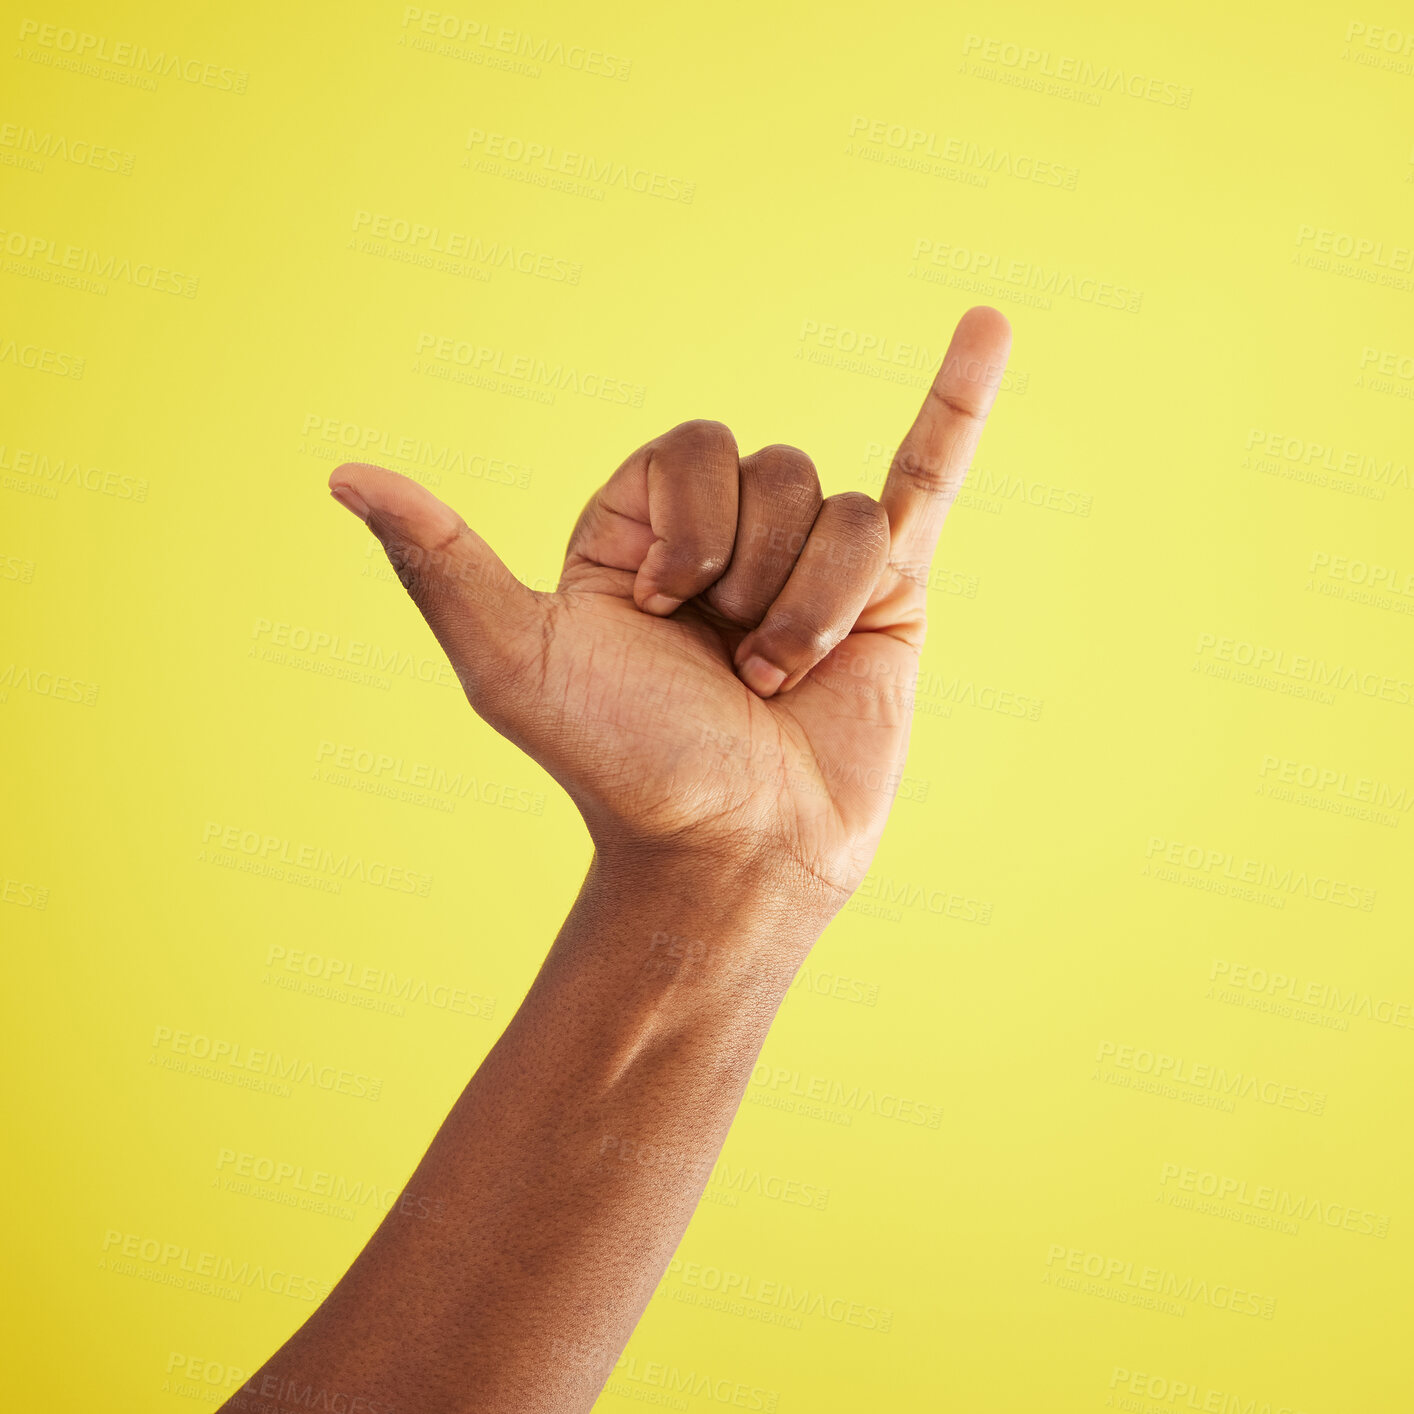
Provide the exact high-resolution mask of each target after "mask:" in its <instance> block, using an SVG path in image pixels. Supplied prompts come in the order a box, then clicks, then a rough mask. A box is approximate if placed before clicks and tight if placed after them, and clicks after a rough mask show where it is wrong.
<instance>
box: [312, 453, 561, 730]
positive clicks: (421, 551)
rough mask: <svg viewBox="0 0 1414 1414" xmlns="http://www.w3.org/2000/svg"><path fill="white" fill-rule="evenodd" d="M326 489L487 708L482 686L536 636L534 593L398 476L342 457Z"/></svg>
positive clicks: (499, 677) (448, 512)
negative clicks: (367, 533)
mask: <svg viewBox="0 0 1414 1414" xmlns="http://www.w3.org/2000/svg"><path fill="white" fill-rule="evenodd" d="M329 492H330V494H331V495H332V496H333V497H334V499H335V500H336V501H338V502H339V504H340V505H342V506H345V507H346V508H347V509H348V510H350V511H352V512H353V513H354V515H356V516H358V517H359V519H360V520H362V521H364V522H365V523H366V524H367V526H368V528H369V529H370V530H371V531H372V532H373V533H374V535H376V536H377V537H378V539H379V540H380V541H381V542H382V545H383V549H384V552H385V553H386V554H387V556H388V562H389V564H391V565H392V567H393V571H394V573H395V574H396V575H397V576H398V579H399V580H401V581H402V585H403V587H404V588H405V589H406V590H407V592H408V594H409V595H410V596H411V598H412V601H413V603H414V604H416V605H417V607H418V608H419V609H420V610H421V611H422V617H423V618H424V619H426V620H427V623H428V626H429V627H430V628H431V630H432V632H433V633H435V634H436V635H437V641H438V642H439V643H440V644H441V645H442V648H443V651H444V652H445V653H446V655H447V657H448V658H449V659H450V660H451V663H452V667H453V668H454V669H456V673H457V676H458V678H460V679H461V683H462V686H463V687H464V688H465V689H466V693H467V696H468V697H469V698H470V699H471V702H472V705H473V706H474V707H476V708H477V709H478V711H480V710H482V708H483V706H489V705H490V704H489V703H488V702H486V697H487V693H488V691H489V692H492V693H494V688H495V686H496V685H497V684H498V683H499V682H501V681H503V680H504V678H505V677H506V675H507V672H508V670H509V669H510V668H511V666H512V664H514V663H515V662H517V661H519V660H521V659H523V658H524V651H523V650H524V646H525V636H526V634H527V633H528V632H533V634H534V639H533V640H532V641H533V642H534V643H537V644H538V642H539V627H538V621H539V618H540V615H541V609H540V605H539V602H538V596H537V595H536V594H535V593H534V592H533V591H532V590H530V589H528V588H527V587H526V586H525V585H524V584H522V583H521V582H520V580H518V579H517V578H516V577H515V575H513V574H512V573H511V572H510V570H508V569H507V568H506V567H505V565H503V564H502V563H501V561H500V559H499V558H498V557H497V555H496V552H495V551H494V550H492V548H491V547H490V546H489V545H488V544H487V543H486V542H485V541H484V540H483V539H482V538H481V537H480V536H479V535H478V534H477V533H476V532H475V531H474V530H472V529H471V528H470V527H469V526H468V525H467V523H466V522H465V521H464V520H463V519H462V518H461V517H460V516H459V515H458V514H457V513H456V512H455V511H454V510H453V509H452V508H451V507H450V506H447V505H444V504H443V503H442V502H441V501H439V500H438V499H437V497H436V496H434V495H433V494H432V493H431V492H430V491H429V490H427V488H426V487H424V486H420V485H418V483H417V482H416V481H412V480H410V479H409V478H408V477H406V476H399V475H398V473H397V472H395V471H387V470H385V469H384V468H383V467H381V466H367V465H365V464H363V463H361V462H350V463H348V464H346V465H344V466H341V467H338V468H336V470H335V471H334V473H333V474H332V475H331V476H330V478H329ZM517 649H521V650H522V651H520V652H518V651H517Z"/></svg>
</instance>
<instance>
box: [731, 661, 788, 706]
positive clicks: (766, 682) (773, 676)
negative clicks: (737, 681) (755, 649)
mask: <svg viewBox="0 0 1414 1414" xmlns="http://www.w3.org/2000/svg"><path fill="white" fill-rule="evenodd" d="M737 672H739V673H740V674H741V676H742V681H744V682H745V683H746V685H747V687H749V688H750V689H751V690H752V692H754V693H755V694H756V695H757V696H758V697H769V696H770V695H771V694H772V693H773V692H775V690H776V689H777V688H778V687H780V685H781V684H782V683H783V682H784V681H785V680H786V675H785V673H784V672H782V671H781V669H780V668H778V667H777V666H776V665H775V664H774V663H768V662H767V661H766V660H765V659H764V658H762V657H760V656H758V655H757V654H755V653H752V654H751V655H750V656H749V657H748V658H747V659H746V661H745V662H744V663H743V664H742V665H741V666H740V667H739V668H738V669H737Z"/></svg>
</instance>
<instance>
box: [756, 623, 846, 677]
mask: <svg viewBox="0 0 1414 1414" xmlns="http://www.w3.org/2000/svg"><path fill="white" fill-rule="evenodd" d="M761 636H762V637H763V638H764V639H766V641H767V642H768V643H769V644H770V645H771V649H772V651H771V652H770V653H769V654H768V655H767V656H768V657H770V658H771V659H772V660H773V661H775V662H779V663H780V665H781V666H782V667H785V666H786V665H787V664H791V665H799V664H801V663H818V662H819V661H820V659H821V658H823V657H824V656H825V655H826V654H827V653H828V652H829V651H830V650H831V649H832V648H833V647H834V646H835V642H836V637H835V635H834V634H833V633H832V632H831V631H830V629H829V628H828V627H826V626H825V625H824V624H822V623H820V622H819V620H817V619H815V618H812V617H809V616H807V615H805V614H802V613H800V612H798V611H796V610H792V609H785V610H780V611H777V612H776V613H772V614H770V615H768V616H767V619H766V622H765V623H764V624H762V625H761Z"/></svg>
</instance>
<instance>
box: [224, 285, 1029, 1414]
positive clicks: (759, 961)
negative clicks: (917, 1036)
mask: <svg viewBox="0 0 1414 1414" xmlns="http://www.w3.org/2000/svg"><path fill="white" fill-rule="evenodd" d="M1009 346H1010V330H1009V328H1008V326H1007V322H1006V320H1005V319H1004V318H1003V317H1002V316H1001V315H1000V314H998V313H997V312H996V311H995V310H992V309H987V308H985V307H981V308H977V309H973V310H969V311H968V313H967V314H966V315H964V316H963V319H962V320H961V322H960V323H959V325H958V328H957V331H956V333H955V334H954V336H953V341H952V344H951V345H950V347H949V350H948V354H947V356H946V358H945V359H944V362H943V367H942V368H941V370H940V371H939V373H938V375H937V378H936V379H935V380H934V383H933V385H932V388H931V389H930V391H929V393H928V396H927V398H926V399H925V401H924V405H923V408H922V410H921V411H920V412H919V414H918V418H917V420H916V421H915V423H914V424H913V426H912V428H911V429H910V430H909V432H908V433H907V435H906V436H905V437H904V439H903V442H902V443H901V445H900V447H899V451H898V453H897V455H896V456H895V458H894V461H893V465H892V467H891V469H890V472H889V476H888V480H887V482H886V484H885V487H884V491H883V494H882V496H881V498H880V500H879V501H877V502H876V501H874V500H872V499H871V498H870V497H867V496H864V495H861V494H859V493H847V494H845V495H842V496H831V497H828V498H824V497H822V496H821V493H820V487H819V482H818V480H817V479H816V476H815V471H814V467H813V466H812V465H811V463H810V461H809V459H808V458H807V457H805V455H804V454H803V453H801V452H799V451H797V450H795V449H794V448H790V447H779V446H777V447H766V448H763V449H762V450H761V451H759V452H756V453H755V454H753V455H751V456H747V457H740V456H739V455H738V452H737V447H736V443H735V440H734V439H733V437H732V435H731V433H730V432H729V431H728V429H726V428H725V427H723V426H722V425H721V424H720V423H713V422H691V423H684V424H682V425H681V426H679V427H676V428H673V429H672V430H671V431H670V432H667V433H665V434H663V436H661V437H658V438H655V439H654V440H653V441H652V442H649V443H648V444H647V445H646V446H644V447H640V448H639V449H638V450H637V451H636V452H634V453H633V454H632V455H631V456H630V457H629V458H628V460H627V461H625V462H624V463H623V465H622V466H620V467H619V468H618V470H617V471H615V472H614V474H613V475H612V476H611V477H610V478H609V480H608V481H607V482H606V483H605V485H604V486H603V487H601V488H600V490H599V491H598V492H597V493H596V494H595V495H594V497H593V498H592V499H591V500H590V502H589V504H588V506H586V507H585V509H584V511H583V513H582V514H581V516H580V518H579V521H578V523H577V525H576V526H575V528H574V532H573V534H572V536H571V539H570V544H569V549H568V553H567V555H566V559H565V566H564V571H563V574H562V576H561V580H560V584H559V587H558V588H557V589H556V591H555V592H554V593H551V594H540V593H536V592H534V591H532V590H530V589H528V588H527V587H526V586H525V585H523V584H521V583H520V582H519V581H518V580H517V579H515V577H514V576H513V575H512V574H511V573H510V571H509V570H507V569H506V567H505V566H504V565H503V564H502V563H501V562H500V560H499V559H497V558H496V556H495V554H494V552H493V551H492V550H491V549H490V547H489V546H488V545H487V544H486V543H485V541H483V540H482V539H481V538H480V537H479V536H477V535H476V534H475V532H473V531H472V530H470V529H469V528H468V527H467V526H466V525H465V524H464V522H462V520H461V519H460V517H459V516H457V515H456V513H455V512H453V511H452V510H451V509H450V508H448V507H447V506H445V505H443V504H442V503H441V502H439V501H438V500H437V499H436V498H435V497H433V496H432V495H431V494H430V493H429V492H427V491H426V490H425V489H423V488H422V487H421V486H419V485H417V484H416V483H415V482H412V481H409V480H407V479H405V478H403V477H400V476H397V475H396V474H394V473H392V472H389V471H384V470H382V469H380V468H377V467H370V466H358V465H353V466H343V467H340V468H339V469H338V470H337V471H336V472H334V474H333V476H332V477H331V478H330V488H331V491H332V492H333V494H334V496H335V498H336V499H338V500H339V501H340V502H341V503H342V504H344V505H345V506H347V507H348V508H349V509H350V510H352V511H353V512H354V513H355V514H356V515H358V516H360V518H361V519H363V520H365V521H366V523H367V524H368V526H369V528H370V530H372V531H373V533H374V534H375V535H376V536H377V537H378V538H379V540H380V541H381V542H382V544H383V546H384V549H385V550H386V551H387V553H388V557H389V560H390V561H391V562H392V564H393V566H394V568H395V569H396V570H397V571H398V574H399V577H400V579H401V580H402V581H403V583H404V585H405V586H406V587H407V589H408V592H409V594H410V595H411V597H412V599H413V601H414V602H415V603H416V605H417V607H418V608H419V609H420V610H421V612H422V614H423V616H424V618H425V619H426V620H427V622H428V624H429V625H430V626H431V628H432V630H433V632H434V633H435V634H436V635H437V638H438V640H439V641H440V643H441V645H442V647H443V649H444V650H445V651H446V653H447V656H448V658H449V659H450V660H451V663H452V665H453V667H454V668H455V669H456V671H457V674H458V677H459V678H460V680H461V682H462V685H463V686H464V688H465V689H466V694H467V697H468V699H469V700H470V702H471V704H472V706H473V707H474V708H475V709H476V711H477V712H478V713H479V714H480V715H481V716H482V717H483V718H484V719H485V720H486V721H487V722H488V723H490V725H491V726H493V727H494V728H495V729H496V730H497V731H499V732H501V733H502V734H503V735H505V736H507V737H508V738H509V739H510V740H512V741H514V742H515V743H516V744H517V745H519V746H520V747H522V748H523V749H524V750H525V751H527V752H528V753H529V754H530V755H531V756H533V757H534V758H535V760H537V761H538V762H540V764H541V765H542V766H544V767H545V768H546V769H547V770H548V771H549V772H550V773H551V774H552V775H553V776H554V777H555V778H556V779H557V780H558V781H559V782H560V784H561V785H563V786H564V788H565V789H566V791H568V792H569V794H570V796H571V797H572V798H573V800H574V801H575V804H576V805H577V806H578V807H579V809H580V811H581V813H582V815H583V816H584V820H585V823H586V825H587V827H588V829H589V833H590V836H591V838H592V840H593V843H594V850H595V853H594V860H593V862H592V864H591V866H590V869H589V873H588V875H587V877H586V879H585V882H584V886H583V888H582V890H581V892H580V895H579V897H578V899H577V900H576V902H575V905H574V907H573V909H572V910H571V912H570V915H569V917H568V918H567V919H566V921H565V924H564V927H563V928H562V929H561V931H560V934H559V936H558V937H557V938H556V940H555V943H554V946H553V947H552V948H551V950H550V953H549V955H548V957H547V958H546V961H545V964H544V966H543V967H542V969H541V971H540V973H539V975H538V976H537V978H536V980H535V982H534V984H533V985H532V987H531V988H530V991H529V992H528V994H527V995H526V998H525V1001H524V1002H523V1003H522V1005H521V1007H520V1009H519V1011H518V1012H517V1013H516V1015H515V1017H514V1018H513V1019H512V1021H511V1023H510V1025H509V1026H508V1027H507V1028H506V1031H505V1033H504V1034H503V1035H502V1036H501V1038H500V1040H499V1041H498V1042H497V1044H496V1045H495V1047H494V1048H493V1049H492V1050H491V1052H490V1054H489V1055H488V1056H487V1057H486V1059H485V1061H484V1062H483V1063H482V1065H481V1067H480V1069H479V1070H478V1071H477V1072H476V1074H475V1075H474V1076H473V1077H472V1079H471V1081H470V1083H469V1084H468V1085H467V1087H466V1089H465V1091H464V1092H463V1093H462V1095H461V1097H460V1099H458V1101H457V1103H456V1104H455V1106H454V1107H453V1108H452V1111H451V1113H450V1114H449V1115H448V1117H447V1119H446V1121H445V1122H444V1123H443V1125H442V1127H441V1129H440V1130H439V1131H438V1133H437V1135H436V1137H435V1138H434V1140H433V1141H432V1145H431V1147H430V1148H429V1149H428V1151H427V1154H426V1156H425V1157H424V1158H423V1160H422V1162H421V1164H420V1165H419V1166H418V1168H417V1171H416V1172H415V1173H414V1174H413V1176H412V1178H411V1180H410V1181H409V1183H408V1187H407V1190H406V1193H405V1195H404V1198H403V1199H402V1200H401V1201H400V1202H399V1203H397V1204H395V1205H394V1207H393V1209H392V1211H391V1212H390V1213H389V1214H388V1216H387V1217H386V1218H385V1220H384V1221H383V1223H382V1224H381V1225H380V1227H379V1228H378V1231H377V1232H376V1233H375V1234H374V1236H373V1238H372V1239H371V1241H370V1242H369V1244H368V1246H367V1247H366V1248H365V1249H364V1250H363V1252H362V1253H360V1255H359V1257H358V1258H357V1259H356V1260H355V1262H354V1264H353V1265H352V1267H350V1269H349V1271H348V1272H347V1274H346V1275H345V1276H344V1278H343V1279H342V1280H341V1281H340V1282H339V1283H338V1285H337V1286H336V1287H335V1288H334V1290H333V1291H332V1292H331V1294H330V1295H329V1297H328V1298H327V1299H326V1300H325V1301H324V1303H323V1304H322V1305H321V1306H320V1307H319V1309H318V1310H317V1311H315V1313H314V1314H313V1315H312V1316H311V1317H310V1319H309V1320H308V1321H307V1322H306V1323H305V1324H304V1326H302V1327H301V1328H300V1329H299V1330H298V1331H297V1332H296V1333H295V1334H294V1335H293V1336H292V1337H291V1338H290V1340H289V1341H288V1342H287V1343H286V1344H285V1345H284V1346H283V1347H282V1348H281V1349H280V1350H279V1351H277V1352H276V1353H275V1355H273V1356H272V1357H271V1359H270V1360H269V1361H268V1362H267V1364H266V1365H265V1367H264V1368H263V1369H262V1370H261V1371H260V1373H259V1374H257V1375H256V1376H254V1377H253V1378H252V1379H251V1380H250V1381H249V1382H248V1383H247V1384H246V1386H245V1387H244V1388H243V1389H242V1390H241V1391H240V1392H238V1393H237V1394H236V1395H234V1396H233V1397H232V1398H231V1399H230V1400H229V1401H228V1402H227V1404H226V1405H225V1406H224V1408H225V1409H226V1410H229V1411H242V1414H249V1411H256V1410H270V1411H275V1410H284V1409H298V1408H301V1407H304V1408H308V1407H309V1404H308V1399H309V1391H310V1390H313V1391H314V1393H315V1395H316V1396H317V1395H318V1393H319V1391H321V1390H322V1391H325V1392H327V1396H328V1398H330V1399H331V1400H332V1399H333V1397H334V1396H335V1395H338V1394H342V1395H343V1396H344V1401H345V1404H342V1405H340V1406H339V1407H345V1405H346V1406H347V1407H348V1408H349V1410H350V1414H354V1411H357V1414H386V1411H387V1410H391V1409H393V1408H397V1409H400V1410H416V1411H419V1414H442V1411H446V1414H451V1412H452V1411H470V1410H477V1411H498V1412H499V1411H506V1414H511V1411H515V1412H516V1414H526V1411H556V1414H567V1411H579V1410H587V1409H589V1408H590V1406H591V1405H592V1404H593V1403H594V1400H595V1398H596V1397H597V1395H598V1393H599V1391H600V1389H601V1387H602V1385H603V1382H604V1380H605V1379H606V1378H607V1376H608V1374H609V1372H610V1371H611V1370H612V1368H613V1365H614V1363H615V1361H616V1360H617V1358H618V1355H619V1353H620V1351H621V1350H622V1349H623V1346H624V1345H625V1344H626V1343H627V1341H628V1338H629V1336H630V1334H631V1333H632V1331H633V1328H634V1325H635V1323H636V1322H637V1320H638V1318H639V1316H640V1315H641V1314H642V1312H643V1309H644V1307H645V1306H646V1305H647V1303H648V1300H649V1298H650V1296H651V1295H652V1293H653V1290H654V1288H655V1287H656V1285H657V1283H658V1281H659V1279H660V1278H661V1277H662V1274H663V1272H664V1270H665V1269H666V1267H667V1264H668V1262H669V1260H670V1258H671V1257H672V1254H673V1251H674V1250H675V1248H676V1247H677V1244H678V1242H679V1240H680V1239H681V1237H682V1234H683V1231H684V1229H685V1228H686V1226H687V1223H688V1220H689V1219H690V1217H691V1216H692V1212H693V1209H694V1208H695V1206H696V1204H697V1201H698V1199H699V1197H700V1195H701V1192H702V1188H703V1186H704V1184H705V1183H706V1180H707V1177H708V1174H709V1173H710V1172H711V1169H712V1165H713V1164H714V1163H715V1161H716V1157H717V1154H718V1152H719V1151H720V1149H721V1146H722V1143H723V1141H724V1139H725V1138H726V1134H727V1130H728V1128H729V1126H730V1124H731V1120H732V1117H733V1115H734V1114H735V1113H736V1110H737V1107H738V1105H739V1104H740V1102H741V1097H742V1093H743V1091H744V1089H745V1086H746V1083H747V1080H748V1079H749V1078H750V1074H751V1069H752V1066H753V1064H754V1063H755V1060H756V1057H757V1055H758V1054H759V1052H760V1049H761V1046H762V1044H763V1042H764V1040H765V1037H766V1033H767V1030H768V1029H769V1027H770V1024H771V1021H772V1019H773V1017H774V1016H775V1013H776V1010H777V1008H778V1007H779V1005H780V1003H781V1000H782V999H783V997H784V996H785V993H786V990H787V989H788V988H789V986H790V983H791V980H792V978H793V977H794V975H795V973H796V971H797V970H798V968H799V967H800V965H801V963H802V962H803V961H804V959H805V957H806V955H807V953H808V952H809V949H810V947H811V945H812V944H813V942H814V941H815V939H816V938H817V937H818V936H819V934H820V933H821V932H822V931H823V929H824V927H825V926H826V924H827V923H828V922H829V920H830V919H831V918H832V917H833V916H834V915H835V913H836V912H838V910H839V909H840V908H841V907H842V906H843V904H844V903H845V902H846V901H847V900H848V898H849V896H850V895H851V893H853V891H854V890H855V889H856V888H857V887H858V886H859V884H860V883H861V882H862V880H863V878H864V876H865V874H866V873H867V871H868V868H869V865H870V862H871V860H872V859H873V856H874V852H875V850H876V848H877V846H878V842H879V838H880V835H881V834H882V831H883V828H884V823H885V821H886V819H887V817H888V813H889V808H890V806H891V804H892V800H893V794H894V789H895V787H896V785H897V782H898V780H899V778H900V776H901V773H902V770H903V764H904V760H905V757H906V755H907V750H908V732H909V724H910V720H911V716H912V689H913V684H914V681H915V678H916V674H917V668H918V656H919V651H920V649H921V647H922V644H923V637H924V632H925V626H926V618H925V597H926V581H927V574H928V567H929V564H930V562H931V560H932V556H933V551H934V547H935V546H936V543H937V539H938V535H939V532H940V531H941V529H942V525H943V521H944V518H945V517H946V514H947V510H948V507H949V505H950V504H951V502H952V500H953V498H954V497H955V496H956V494H957V491H958V489H959V488H960V486H961V484H962V479H963V476H964V475H965V473H966V471H967V467H968V465H969V463H970V462H971V459H972V456H973V453H974V451H975V448H976V445H977V441H978V438H979V437H980V435H981V431H982V426H983V422H984V421H985V418H986V415H987V413H988V411H989V410H990V408H991V405H992V402H993V399H994V398H995V395H996V390H997V386H998V385H999V383H1000V381H1001V374H1002V369H1003V367H1004V365H1005V362H1006V356H1007V352H1008V349H1009ZM430 1214H431V1215H436V1216H435V1218H434V1217H433V1216H429V1215H430ZM360 1399H361V1400H362V1401H363V1403H362V1404H358V1403H355V1401H356V1400H360ZM301 1400H303V1401H304V1402H303V1404H302V1403H301ZM316 1407H318V1406H316Z"/></svg>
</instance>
